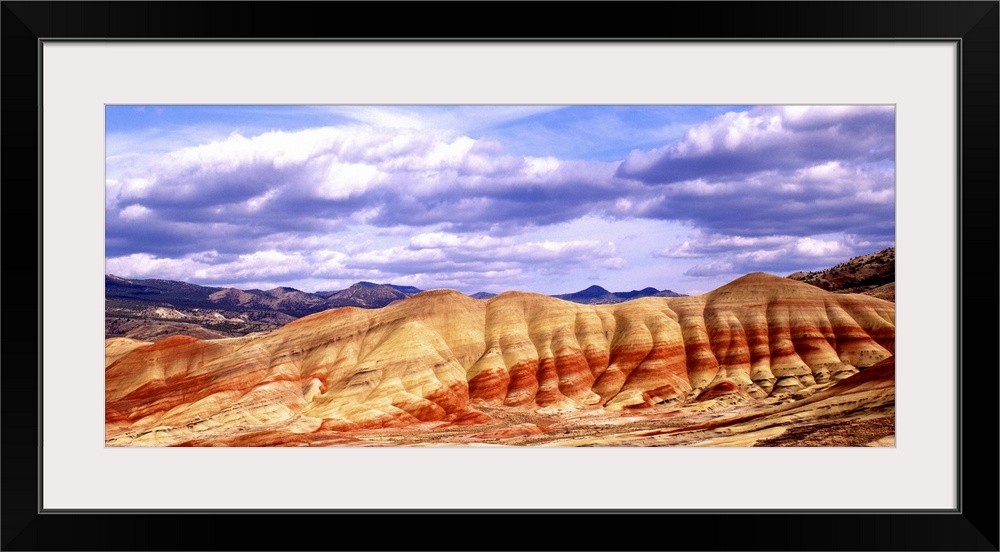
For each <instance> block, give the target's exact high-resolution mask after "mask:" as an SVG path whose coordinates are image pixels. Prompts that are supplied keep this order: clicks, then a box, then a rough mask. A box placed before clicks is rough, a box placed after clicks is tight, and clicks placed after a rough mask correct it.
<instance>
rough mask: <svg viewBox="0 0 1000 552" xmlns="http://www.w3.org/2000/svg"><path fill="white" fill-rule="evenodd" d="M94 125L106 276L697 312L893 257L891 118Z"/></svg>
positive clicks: (256, 117) (268, 112)
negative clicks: (658, 302) (708, 301)
mask: <svg viewBox="0 0 1000 552" xmlns="http://www.w3.org/2000/svg"><path fill="white" fill-rule="evenodd" d="M105 129H106V134H105V151H106V160H105V169H106V170H105V173H106V174H105V176H106V181H105V236H106V239H105V271H106V272H107V273H108V274H114V275H117V276H120V277H124V278H139V279H144V278H160V279H168V280H182V281H186V282H191V283H195V284H200V285H205V286H215V287H237V288H240V289H271V288H274V287H277V286H288V287H293V288H296V289H300V290H303V291H310V292H312V291H332V290H339V289H344V288H346V287H349V286H350V285H351V284H353V283H355V282H358V281H369V282H376V283H391V284H396V285H408V286H415V287H418V288H420V289H436V288H451V289H456V290H458V291H461V292H464V293H475V292H479V291H487V292H492V293H500V292H503V291H507V290H523V291H532V292H536V293H545V294H560V293H571V292H574V291H578V290H581V289H584V288H587V287H589V286H592V285H599V286H602V287H604V288H606V289H608V290H610V291H630V290H635V289H642V288H645V287H648V286H651V287H655V288H657V289H660V290H664V289H670V290H673V291H676V292H679V293H684V294H691V295H694V294H699V293H705V292H708V291H711V290H713V289H716V288H718V287H720V286H722V285H725V284H726V283H728V282H730V281H732V280H735V279H736V278H738V277H740V276H742V275H744V274H746V273H749V272H769V273H772V274H775V275H779V276H787V275H788V274H790V273H792V272H795V271H799V270H818V269H823V268H828V267H830V266H833V265H835V264H838V263H840V262H843V261H845V260H847V259H849V258H851V257H854V256H858V255H864V254H868V253H872V252H875V251H879V250H881V249H884V248H886V247H892V246H894V245H895V111H894V108H893V106H857V105H855V106H830V105H824V106H801V105H795V106H773V105H768V106H720V105H705V106H698V105H617V106H616V105H574V106H557V105H496V106H486V105H459V106H439V105H425V106H406V105H392V106H378V105H364V106H343V105H329V106H280V105H266V106H247V105H229V106H221V105H220V106H169V105H157V106H151V105H148V106H135V105H117V106H116V105H109V106H106V109H105Z"/></svg>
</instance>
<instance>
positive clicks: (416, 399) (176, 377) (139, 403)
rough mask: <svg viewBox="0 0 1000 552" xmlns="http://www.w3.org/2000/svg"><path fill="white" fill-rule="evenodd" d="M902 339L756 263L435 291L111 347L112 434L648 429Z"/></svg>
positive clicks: (798, 387) (779, 388)
mask: <svg viewBox="0 0 1000 552" xmlns="http://www.w3.org/2000/svg"><path fill="white" fill-rule="evenodd" d="M894 345H895V310H894V305H893V304H892V303H890V302H887V301H883V300H880V299H877V298H872V297H867V296H862V295H853V294H851V295H838V294H831V293H828V292H825V291H823V290H821V289H819V288H817V287H814V286H810V285H806V284H803V283H800V282H795V281H792V280H789V279H786V278H780V277H777V276H772V275H767V274H760V273H756V274H750V275H747V276H744V277H742V278H740V279H738V280H736V281H734V282H732V283H730V284H728V285H726V286H723V287H722V288H719V289H718V290H716V291H713V292H711V293H707V294H704V295H700V296H693V297H676V298H671V297H646V298H641V299H636V300H632V301H628V302H624V303H618V304H610V305H583V304H578V303H572V302H567V301H563V300H559V299H556V298H552V297H547V296H542V295H537V294H530V293H523V292H507V293H503V294H500V295H498V296H496V297H493V298H491V299H488V300H477V299H473V298H471V297H468V296H466V295H463V294H460V293H458V292H454V291H449V290H436V291H430V292H424V293H420V294H417V295H414V296H412V297H410V298H408V299H405V300H403V301H399V302H397V303H394V304H392V305H390V306H388V307H385V308H382V309H375V310H366V309H360V308H353V307H346V308H338V309H331V310H327V311H324V312H321V313H317V314H314V315H310V316H306V317H304V318H300V319H298V320H296V321H294V322H291V323H289V324H287V325H285V326H283V327H282V328H279V329H278V330H275V331H273V332H270V333H268V334H266V335H259V336H246V337H242V338H233V339H221V340H211V341H201V340H198V339H195V338H191V337H184V336H175V337H170V338H167V339H163V340H161V341H158V342H156V343H143V342H139V341H135V340H125V341H122V340H117V339H110V340H108V342H107V347H108V364H107V368H106V371H105V382H106V439H107V440H106V442H107V444H108V445H180V444H196V445H199V444H200V445H205V444H224V445H237V446H261V445H295V444H299V445H323V444H351V443H354V442H357V441H358V439H359V436H360V435H368V434H371V433H372V432H374V433H375V434H378V432H385V431H388V432H403V433H404V434H406V435H409V436H410V437H411V438H412V437H414V436H416V440H415V441H414V440H413V439H411V440H409V441H407V440H406V439H404V438H403V437H398V436H397V437H396V438H393V439H390V440H389V441H390V443H391V442H416V443H419V442H420V440H421V438H429V435H430V434H431V430H440V431H444V432H445V433H446V434H449V431H451V432H452V433H454V431H458V430H460V431H459V433H461V434H462V435H463V436H464V437H463V438H468V439H471V441H469V442H492V441H495V440H497V439H501V440H502V439H507V438H510V437H520V438H528V437H529V436H532V435H534V436H535V437H532V438H535V439H551V437H552V435H551V433H550V431H551V429H552V427H558V424H559V423H561V422H559V420H565V419H567V417H569V419H572V418H573V417H575V416H576V417H579V416H583V417H585V418H587V419H591V418H590V417H592V416H596V417H598V418H601V417H611V418H615V419H629V417H630V416H639V417H640V418H642V419H643V420H645V421H646V422H649V421H650V420H655V419H656V418H657V416H661V417H662V415H664V414H667V413H669V412H677V411H678V409H685V408H686V409H691V408H695V409H696V410H697V409H698V408H702V407H707V406H711V408H713V409H714V408H732V407H733V405H737V406H738V405H744V406H750V407H754V408H761V407H763V406H767V405H773V404H774V403H775V401H786V400H787V401H794V400H797V399H798V398H802V397H805V396H809V395H812V394H813V393H814V392H815V391H816V390H817V389H819V388H825V387H827V386H831V385H833V384H834V383H836V382H838V381H840V380H844V379H845V378H849V377H850V376H852V375H853V374H855V373H857V372H858V370H859V369H863V368H867V367H869V366H872V365H874V364H876V363H877V362H879V361H882V360H884V359H886V358H889V357H890V356H891V355H892V354H893V350H894ZM754 405H757V406H754ZM689 422H692V421H691V420H689ZM692 423H693V422H692ZM570 425H572V424H570ZM585 425H586V424H585ZM456 428H457V429H456ZM470 428H472V429H482V430H484V431H480V432H478V433H472V434H471V435H473V437H470V436H469V435H470V434H469V433H468V431H469V430H470ZM567 431H568V430H567ZM511 433H513V435H510V434H511ZM480 434H481V435H480ZM474 435H479V437H474ZM453 436H454V435H453ZM505 436H506V437H505ZM449 439H450V437H449ZM365 442H367V443H369V444H370V442H368V441H365ZM446 442H456V441H453V440H452V441H447V440H446ZM458 442H464V441H461V440H459V441H458ZM524 444H531V441H529V442H527V443H524ZM582 444H586V443H582ZM591 444H593V443H591ZM742 444H743V445H745V444H746V443H742Z"/></svg>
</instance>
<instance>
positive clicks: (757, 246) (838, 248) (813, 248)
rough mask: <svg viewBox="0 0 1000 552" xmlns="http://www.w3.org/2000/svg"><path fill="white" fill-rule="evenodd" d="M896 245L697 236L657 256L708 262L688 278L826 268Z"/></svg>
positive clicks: (844, 239) (844, 238) (847, 239)
mask: <svg viewBox="0 0 1000 552" xmlns="http://www.w3.org/2000/svg"><path fill="white" fill-rule="evenodd" d="M892 245H893V241H892V240H887V241H885V242H871V241H868V240H863V239H859V238H858V237H857V236H855V235H851V234H847V235H841V236H826V237H822V236H804V237H796V236H764V237H744V236H728V235H722V234H705V233H702V232H694V233H692V234H691V235H690V236H689V237H688V239H687V240H685V241H683V242H682V243H680V244H678V245H675V246H671V247H668V248H665V249H662V250H658V251H654V252H653V256H655V257H663V258H670V259H704V261H702V262H698V263H697V264H694V265H693V266H691V267H690V268H689V269H687V271H686V272H685V274H686V275H688V276H696V277H707V276H719V275H739V274H745V273H748V272H758V271H764V272H773V273H779V272H783V271H787V272H792V271H796V270H813V269H818V268H826V267H829V266H832V265H835V264H838V263H840V262H843V261H844V260H846V259H848V258H851V257H855V256H858V255H863V254H867V253H871V252H872V251H874V250H876V249H882V248H885V247H890V246H892Z"/></svg>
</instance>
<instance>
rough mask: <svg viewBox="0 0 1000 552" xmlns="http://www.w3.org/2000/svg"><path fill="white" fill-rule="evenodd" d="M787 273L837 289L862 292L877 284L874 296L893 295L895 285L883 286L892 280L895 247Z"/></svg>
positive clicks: (832, 289) (830, 289) (834, 290)
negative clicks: (813, 270)
mask: <svg viewBox="0 0 1000 552" xmlns="http://www.w3.org/2000/svg"><path fill="white" fill-rule="evenodd" d="M788 277H789V278H791V279H792V280H798V281H800V282H805V283H807V284H811V285H814V286H816V287H818V288H821V289H825V290H827V291H833V292H837V293H865V292H869V291H873V290H876V289H877V288H881V289H879V290H878V292H876V293H877V295H875V296H876V297H880V298H883V299H885V298H888V297H889V296H890V295H891V296H892V297H893V298H895V286H892V288H891V289H890V288H886V287H885V286H886V284H891V283H894V282H895V281H896V248H895V247H890V248H888V249H883V250H882V251H879V252H876V253H872V254H870V255H861V256H859V257H854V258H852V259H850V260H848V261H845V262H843V263H840V264H838V265H837V266H833V267H830V268H828V269H825V270H819V271H816V272H794V273H792V274H789V275H788ZM889 300H890V301H891V300H893V299H889Z"/></svg>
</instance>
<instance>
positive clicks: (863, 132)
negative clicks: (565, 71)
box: [619, 106, 895, 184]
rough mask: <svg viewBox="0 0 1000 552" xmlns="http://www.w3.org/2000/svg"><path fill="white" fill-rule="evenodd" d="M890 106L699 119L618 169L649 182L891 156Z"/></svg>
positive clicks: (775, 110)
mask: <svg viewBox="0 0 1000 552" xmlns="http://www.w3.org/2000/svg"><path fill="white" fill-rule="evenodd" d="M894 129H895V111H894V108H893V107H892V106H801V107H800V106H792V107H770V106H769V107H759V108H755V109H752V110H750V111H743V112H736V111H731V112H729V113H726V114H725V115H722V116H720V117H717V118H715V119H713V120H711V121H709V122H706V123H704V124H701V125H697V126H695V127H693V128H691V129H689V130H688V131H687V133H685V135H684V138H683V139H682V140H679V141H677V142H674V143H671V144H668V145H666V146H663V147H661V148H657V149H654V150H651V151H633V152H632V153H631V154H630V155H629V156H628V157H627V158H626V159H625V160H624V161H623V162H622V164H621V167H620V168H619V175H620V176H623V177H627V178H634V179H638V180H641V181H643V182H646V183H650V184H668V183H671V182H682V181H686V180H693V179H698V178H702V179H709V178H712V179H714V178H731V177H734V176H739V175H748V174H752V173H756V172H762V171H773V170H778V171H783V170H784V171H789V170H790V171H794V170H796V169H800V168H802V167H806V166H812V165H820V164H823V163H826V162H828V161H832V160H838V159H854V160H857V162H861V163H877V162H882V161H887V160H892V158H893V155H894V153H895V140H894Z"/></svg>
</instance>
